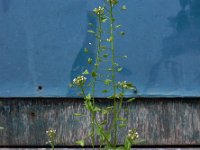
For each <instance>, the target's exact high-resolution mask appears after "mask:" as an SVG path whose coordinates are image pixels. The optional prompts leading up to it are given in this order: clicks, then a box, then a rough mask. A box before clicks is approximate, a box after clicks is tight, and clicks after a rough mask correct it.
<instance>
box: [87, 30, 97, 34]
mask: <svg viewBox="0 0 200 150" xmlns="http://www.w3.org/2000/svg"><path fill="white" fill-rule="evenodd" d="M87 32H88V33H92V34H95V32H94V31H93V30H88V31H87Z"/></svg>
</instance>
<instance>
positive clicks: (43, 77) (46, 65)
mask: <svg viewBox="0 0 200 150" xmlns="http://www.w3.org/2000/svg"><path fill="white" fill-rule="evenodd" d="M98 2H99V1H98V0H92V1H91V0H0V33H1V34H0V96H1V97H5V96H11V97H14V96H69V97H73V96H76V91H73V90H71V89H69V88H68V84H69V83H70V82H71V80H72V79H73V78H74V77H75V76H76V75H77V74H80V73H81V72H82V71H83V70H84V69H85V67H84V66H85V65H86V64H87V58H88V57H91V58H93V57H94V53H95V51H91V53H90V54H89V56H88V55H85V54H84V53H83V49H84V48H85V47H87V48H88V49H92V50H93V49H94V47H95V39H94V37H93V36H91V35H90V34H88V33H87V30H88V23H89V22H93V24H94V25H95V24H96V20H95V18H93V17H92V16H91V15H90V11H91V10H92V9H93V8H94V7H96V6H98ZM123 2H124V4H126V5H127V7H128V10H127V11H126V12H125V13H120V14H119V15H118V16H117V21H118V23H122V24H123V25H124V26H123V28H122V29H123V30H124V31H125V32H126V36H125V38H121V37H117V38H116V43H117V50H118V52H117V54H118V55H119V56H120V55H126V54H128V59H127V60H123V61H121V62H120V64H121V65H122V66H123V67H124V70H123V71H122V73H121V74H120V75H118V79H119V80H127V81H132V82H133V83H134V84H135V85H136V86H137V88H138V91H139V95H142V96H174V95H175V96H200V86H199V85H200V67H199V66H200V0H124V1H123ZM94 30H95V26H94ZM90 43H91V44H90ZM87 67H88V66H87V65H86V68H87ZM90 69H91V68H89V70H90ZM41 87H42V89H40V88H41ZM101 89H103V87H101V86H98V90H97V91H101ZM126 94H127V95H128V96H132V95H134V94H133V93H126ZM98 96H100V97H103V96H104V95H103V94H102V93H101V92H99V93H98Z"/></svg>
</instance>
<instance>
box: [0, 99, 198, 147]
mask: <svg viewBox="0 0 200 150" xmlns="http://www.w3.org/2000/svg"><path fill="white" fill-rule="evenodd" d="M0 101H1V105H0V124H1V125H2V126H4V127H5V129H4V130H1V131H0V146H13V145H15V146H19V145H23V146H26V145H29V146H30V145H37V146H44V145H45V143H46V141H47V137H46V133H45V131H46V130H47V129H48V128H50V127H53V128H55V129H56V130H57V139H56V140H57V143H58V145H62V146H66V145H74V143H75V141H76V140H78V139H80V138H81V137H82V136H84V135H86V133H87V132H88V131H89V125H90V124H89V118H77V117H74V116H73V113H76V112H78V113H86V114H88V113H87V112H86V111H85V110H84V108H83V103H82V100H80V99H64V98H55V99H54V98H15V99H14V98H10V99H9V98H8V99H3V98H2V99H0ZM105 101H106V100H100V103H99V105H106V104H108V102H105ZM122 115H123V116H124V117H126V118H128V119H129V124H128V128H137V130H138V132H139V134H140V137H141V138H142V139H144V140H145V143H143V144H147V145H200V100H198V99H197V98H196V99H195V98H191V99H189V98H187V99H186V98H185V99H184V98H175V99H158V98H156V99H148V98H146V99H145V98H143V99H141V98H140V99H138V100H136V101H135V102H133V103H131V104H129V112H126V111H123V112H122ZM109 117H110V118H111V119H112V116H109ZM99 118H103V117H102V116H99ZM119 134H120V137H123V136H124V135H126V132H125V131H122V132H121V133H119ZM121 142H122V139H121Z"/></svg>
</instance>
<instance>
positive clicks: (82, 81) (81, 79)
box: [73, 76, 87, 86]
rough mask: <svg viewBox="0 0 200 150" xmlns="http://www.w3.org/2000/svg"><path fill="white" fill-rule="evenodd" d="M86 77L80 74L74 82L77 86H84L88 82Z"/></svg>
mask: <svg viewBox="0 0 200 150" xmlns="http://www.w3.org/2000/svg"><path fill="white" fill-rule="evenodd" d="M86 79H87V78H86V77H84V76H78V77H76V78H74V79H73V84H74V85H76V86H83V85H84V84H85V82H86Z"/></svg>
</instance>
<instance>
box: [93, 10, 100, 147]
mask: <svg viewBox="0 0 200 150" xmlns="http://www.w3.org/2000/svg"><path fill="white" fill-rule="evenodd" d="M98 23H99V26H98V34H99V35H98V36H99V38H98V46H97V54H96V62H95V64H99V63H100V62H99V55H100V51H101V41H102V21H101V14H99V15H98ZM98 67H99V65H95V68H94V70H93V72H96V73H97V72H98ZM96 81H97V77H96V76H95V77H93V82H92V105H93V107H95V99H94V97H95V86H96ZM95 116H96V113H95V111H92V112H91V117H92V148H93V149H94V144H95V124H94V122H95Z"/></svg>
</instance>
